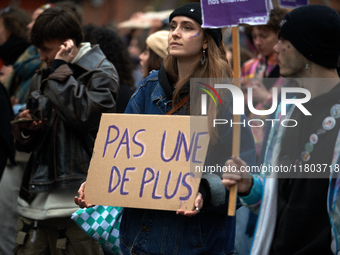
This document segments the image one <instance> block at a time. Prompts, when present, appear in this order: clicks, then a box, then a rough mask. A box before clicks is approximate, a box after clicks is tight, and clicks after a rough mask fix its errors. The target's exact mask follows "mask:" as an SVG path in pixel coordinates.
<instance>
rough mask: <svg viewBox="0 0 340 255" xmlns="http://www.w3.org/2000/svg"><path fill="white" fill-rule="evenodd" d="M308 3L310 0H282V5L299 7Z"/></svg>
mask: <svg viewBox="0 0 340 255" xmlns="http://www.w3.org/2000/svg"><path fill="white" fill-rule="evenodd" d="M307 4H308V0H280V6H282V7H298V6H302V5H307Z"/></svg>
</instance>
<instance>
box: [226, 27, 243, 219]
mask: <svg viewBox="0 0 340 255" xmlns="http://www.w3.org/2000/svg"><path fill="white" fill-rule="evenodd" d="M239 41H240V37H239V32H238V26H236V27H232V42H233V67H234V79H235V80H234V84H235V86H237V87H239V88H240V87H241V84H240V77H241V72H240V69H241V64H240V59H241V58H240V46H239V45H240V42H239ZM240 121H241V115H236V114H234V115H233V123H235V122H240ZM240 137H241V128H240V125H234V126H233V144H232V154H233V155H234V156H239V154H240ZM236 201H237V184H235V185H233V186H232V187H231V188H230V190H229V204H228V215H229V216H235V213H236Z"/></svg>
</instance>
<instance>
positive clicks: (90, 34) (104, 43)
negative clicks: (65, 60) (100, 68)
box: [83, 24, 134, 113]
mask: <svg viewBox="0 0 340 255" xmlns="http://www.w3.org/2000/svg"><path fill="white" fill-rule="evenodd" d="M83 30H84V37H85V41H87V42H90V43H91V44H92V45H96V44H99V46H100V49H101V50H102V51H103V53H104V54H105V56H106V58H107V59H108V60H109V61H110V62H111V63H112V64H113V65H114V66H115V67H116V69H117V72H118V75H119V92H118V99H117V111H116V112H117V113H124V111H125V108H126V106H127V104H128V102H129V100H130V97H131V95H132V93H133V92H134V79H133V75H132V71H133V64H132V59H131V58H130V55H129V52H128V50H127V47H126V45H125V44H124V43H123V41H122V40H121V38H120V37H119V35H118V34H117V32H116V31H115V30H114V29H113V28H111V27H108V26H102V27H98V26H95V25H92V24H89V25H86V26H84V28H83Z"/></svg>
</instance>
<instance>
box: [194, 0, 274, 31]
mask: <svg viewBox="0 0 340 255" xmlns="http://www.w3.org/2000/svg"><path fill="white" fill-rule="evenodd" d="M267 5H268V2H267V0H201V6H202V12H203V14H202V16H203V27H226V26H237V25H238V24H241V23H246V24H249V25H259V24H266V23H267V20H268V9H267Z"/></svg>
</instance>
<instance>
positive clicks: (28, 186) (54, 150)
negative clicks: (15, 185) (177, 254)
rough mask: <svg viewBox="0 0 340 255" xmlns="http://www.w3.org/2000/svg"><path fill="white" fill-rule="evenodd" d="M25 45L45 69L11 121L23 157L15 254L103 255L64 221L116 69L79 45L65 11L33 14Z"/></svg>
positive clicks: (112, 99)
mask: <svg viewBox="0 0 340 255" xmlns="http://www.w3.org/2000/svg"><path fill="white" fill-rule="evenodd" d="M31 40H32V44H33V45H34V46H36V47H37V48H38V49H39V52H40V60H42V61H44V62H45V63H46V65H47V66H46V68H43V69H41V70H39V71H38V72H37V73H36V74H35V76H34V77H33V79H32V82H31V84H30V93H29V98H28V100H27V106H26V109H25V110H23V111H21V112H20V113H19V114H18V115H17V116H16V119H18V120H20V121H19V122H17V123H14V124H13V130H14V132H13V133H14V136H15V139H16V147H17V149H18V150H21V151H26V152H31V157H30V159H29V162H28V163H27V166H26V169H25V172H24V176H23V179H22V184H21V189H20V193H19V197H18V212H19V215H20V217H19V219H18V224H17V238H16V247H15V254H41V255H43V254H103V251H102V249H101V247H100V245H99V243H97V241H95V240H94V239H91V238H90V237H88V236H87V234H86V233H85V232H84V231H83V230H82V229H80V228H79V227H78V226H77V225H76V223H75V222H73V221H72V220H71V219H70V217H71V214H72V213H73V212H74V211H75V210H77V208H78V207H77V206H76V205H75V204H74V203H73V197H74V196H75V194H77V189H78V187H79V185H80V184H81V183H82V182H83V181H84V180H85V178H86V175H87V169H88V166H89V163H90V159H91V156H92V150H93V145H94V140H95V136H96V134H97V130H98V127H99V121H100V117H101V114H102V113H112V112H115V110H116V100H117V91H118V74H117V71H116V69H115V67H114V66H113V65H112V63H111V62H109V61H108V60H107V59H106V57H105V55H104V54H103V52H102V51H101V50H100V48H99V47H98V46H93V47H91V45H90V43H83V34H82V27H81V25H80V23H79V21H78V19H77V17H76V16H75V14H74V12H72V11H71V10H70V9H69V8H67V7H61V6H54V7H51V8H49V9H47V10H45V11H44V12H43V13H42V14H40V15H39V17H38V18H37V20H36V22H35V24H34V26H33V28H32V30H31ZM27 120H30V121H27Z"/></svg>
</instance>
